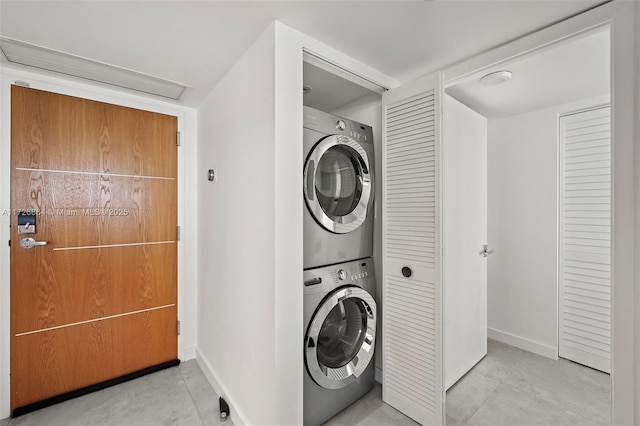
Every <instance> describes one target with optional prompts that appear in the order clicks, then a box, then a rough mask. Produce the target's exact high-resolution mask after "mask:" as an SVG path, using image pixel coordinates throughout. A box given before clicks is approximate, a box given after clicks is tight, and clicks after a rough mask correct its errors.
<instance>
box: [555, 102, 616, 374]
mask: <svg viewBox="0 0 640 426" xmlns="http://www.w3.org/2000/svg"><path fill="white" fill-rule="evenodd" d="M560 142H561V143H560V189H561V191H560V262H559V273H560V303H559V305H560V321H559V323H560V330H559V340H560V342H559V355H560V356H561V357H563V358H567V359H570V360H572V361H575V362H578V363H580V364H584V365H587V366H589V367H592V368H595V369H598V370H601V371H605V372H607V373H608V372H610V370H611V356H610V354H611V124H610V108H609V107H608V106H607V107H602V108H598V109H593V110H589V111H584V112H579V113H576V114H571V115H566V116H562V117H560Z"/></svg>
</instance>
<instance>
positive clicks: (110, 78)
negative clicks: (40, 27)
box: [0, 37, 187, 101]
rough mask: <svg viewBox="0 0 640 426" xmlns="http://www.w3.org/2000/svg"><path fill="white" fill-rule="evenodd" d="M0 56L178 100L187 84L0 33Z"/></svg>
mask: <svg viewBox="0 0 640 426" xmlns="http://www.w3.org/2000/svg"><path fill="white" fill-rule="evenodd" d="M0 53H2V54H3V55H4V58H2V55H0V59H5V60H6V61H7V62H9V63H14V64H19V65H25V66H28V67H33V68H38V69H41V70H45V71H53V72H56V73H60V74H65V75H69V76H72V77H79V78H83V79H86V80H91V81H95V82H98V83H105V84H109V85H112V86H117V87H121V88H125V89H130V90H135V91H138V92H143V93H147V94H150V95H155V96H161V97H163V98H168V99H173V100H176V101H177V100H181V98H183V96H184V95H185V93H186V90H187V86H185V85H184V84H180V83H176V82H173V81H169V80H164V79H162V78H158V77H153V76H150V75H147V74H143V73H139V72H136V71H131V70H128V69H126V68H120V67H116V66H114V65H109V64H105V63H103V62H97V61H94V60H91V59H87V58H83V57H81V56H76V55H70V54H68V53H64V52H60V51H57V50H52V49H47V48H45V47H41V46H37V45H34V44H30V43H25V42H22V41H17V40H11V39H8V38H4V37H0Z"/></svg>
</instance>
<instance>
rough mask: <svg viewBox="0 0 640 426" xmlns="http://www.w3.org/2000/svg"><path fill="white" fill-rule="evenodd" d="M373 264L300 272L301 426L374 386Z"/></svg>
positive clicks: (320, 418)
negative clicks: (301, 310) (303, 334)
mask: <svg viewBox="0 0 640 426" xmlns="http://www.w3.org/2000/svg"><path fill="white" fill-rule="evenodd" d="M374 298H375V277H374V274H373V259H371V258H368V259H361V260H357V261H352V262H347V263H341V264H337V265H332V266H327V267H322V268H317V269H310V270H306V271H304V309H303V311H304V325H305V337H304V364H305V367H304V368H305V370H304V373H303V374H304V396H303V399H304V424H305V425H307V426H309V425H319V424H321V423H323V422H325V421H327V420H328V419H330V418H331V417H333V416H335V415H336V414H337V413H339V412H340V411H342V410H343V409H345V408H346V407H347V406H349V405H351V404H352V403H353V402H355V401H356V400H358V399H359V398H360V397H362V396H363V395H365V394H366V393H367V392H369V391H370V390H371V388H372V387H373V385H374V376H375V371H374V368H375V367H374V357H373V354H374V349H375V338H376V324H377V308H376V302H375V299H374Z"/></svg>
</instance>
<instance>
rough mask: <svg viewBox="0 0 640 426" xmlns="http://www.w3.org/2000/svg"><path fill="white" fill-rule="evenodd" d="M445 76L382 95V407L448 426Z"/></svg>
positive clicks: (429, 78)
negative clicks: (444, 370) (443, 153)
mask: <svg viewBox="0 0 640 426" xmlns="http://www.w3.org/2000/svg"><path fill="white" fill-rule="evenodd" d="M441 98H442V96H441V84H440V75H439V74H438V75H434V76H430V77H427V78H424V79H421V80H418V81H416V82H413V83H411V84H410V85H405V86H402V87H400V88H398V89H394V90H391V91H389V92H386V93H385V94H384V95H383V122H384V129H383V134H384V138H383V146H384V148H383V176H382V179H383V217H384V219H383V247H384V254H383V258H384V262H383V277H384V278H383V279H384V281H383V295H382V302H383V303H382V317H383V322H382V351H383V352H382V354H383V364H382V369H383V372H382V374H383V382H382V392H383V400H384V401H385V402H386V403H388V404H389V405H391V406H393V407H395V408H396V409H398V410H399V411H401V412H403V413H404V414H406V415H408V416H409V417H411V418H413V419H414V420H416V421H418V422H419V423H421V424H428V425H441V424H443V417H444V414H443V389H442V289H441V278H440V276H441V273H440V270H441V266H440V261H441V259H440V258H441V256H440V164H439V162H440V127H441V124H440V120H441Z"/></svg>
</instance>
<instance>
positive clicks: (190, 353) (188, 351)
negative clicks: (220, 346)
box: [180, 346, 196, 361]
mask: <svg viewBox="0 0 640 426" xmlns="http://www.w3.org/2000/svg"><path fill="white" fill-rule="evenodd" d="M195 357H196V347H195V346H191V347H189V348H184V354H183V356H182V358H181V359H180V361H189V360H190V359H194V358H195Z"/></svg>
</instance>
